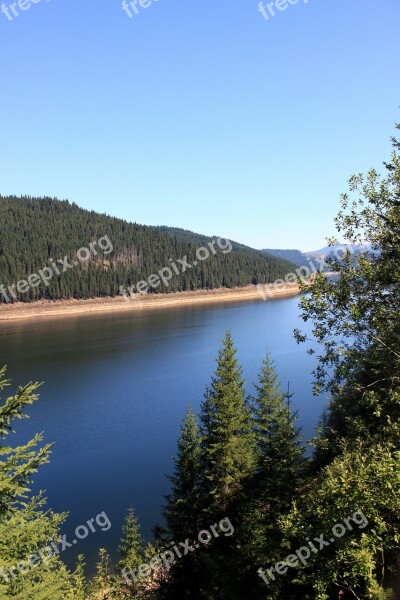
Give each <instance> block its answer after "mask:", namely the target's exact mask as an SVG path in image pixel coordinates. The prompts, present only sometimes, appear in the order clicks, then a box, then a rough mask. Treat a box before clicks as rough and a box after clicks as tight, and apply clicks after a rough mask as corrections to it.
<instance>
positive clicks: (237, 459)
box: [201, 332, 255, 518]
mask: <svg viewBox="0 0 400 600" xmlns="http://www.w3.org/2000/svg"><path fill="white" fill-rule="evenodd" d="M201 426H202V460H203V469H204V471H203V479H204V481H203V484H204V491H205V493H206V494H205V497H204V509H205V513H206V514H207V513H208V514H209V515H210V517H212V518H216V517H217V516H218V515H222V513H224V515H223V516H226V514H225V513H227V512H229V511H231V514H230V515H229V516H230V517H231V518H234V514H233V513H232V510H234V507H235V506H236V507H237V501H238V499H239V498H240V496H241V493H242V491H243V484H244V481H245V480H246V478H248V477H249V475H250V474H251V473H252V469H253V467H254V458H255V455H254V444H253V436H252V431H251V414H250V410H249V408H248V406H247V404H246V401H245V398H244V381H243V379H242V370H241V367H240V366H239V364H238V360H237V357H236V349H235V347H234V345H233V340H232V336H231V334H230V332H227V333H226V335H225V339H224V341H223V344H222V348H221V350H220V351H219V356H218V361H217V369H216V371H215V375H214V377H213V379H212V384H211V387H210V388H209V389H208V390H207V392H206V396H205V400H204V402H203V404H202V412H201Z"/></svg>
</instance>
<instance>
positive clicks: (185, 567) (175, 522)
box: [160, 408, 202, 600]
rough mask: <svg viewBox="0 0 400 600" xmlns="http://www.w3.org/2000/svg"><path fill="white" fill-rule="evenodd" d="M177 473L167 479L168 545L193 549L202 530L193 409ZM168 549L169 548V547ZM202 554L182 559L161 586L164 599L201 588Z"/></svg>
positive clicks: (184, 429)
mask: <svg viewBox="0 0 400 600" xmlns="http://www.w3.org/2000/svg"><path fill="white" fill-rule="evenodd" d="M174 462H175V472H174V474H173V475H172V476H170V477H168V479H169V480H170V482H171V493H170V494H168V495H167V496H166V499H167V504H166V506H165V509H164V517H165V520H166V523H167V526H168V536H167V537H168V542H169V544H172V542H175V543H179V542H183V541H184V540H186V539H189V540H190V545H191V546H192V547H194V545H195V542H196V536H197V533H198V532H199V531H200V530H201V522H202V515H201V512H200V511H201V504H200V488H199V484H200V468H201V461H200V428H199V425H198V420H197V417H196V415H195V413H194V412H193V410H192V409H191V408H189V409H188V411H187V415H186V418H185V419H184V421H183V424H182V426H181V435H180V438H179V440H178V452H177V456H176V457H175V458H174ZM167 548H168V546H167ZM199 554H200V553H199V552H198V551H197V552H191V553H190V554H188V555H186V556H183V557H182V558H181V559H180V560H179V561H177V562H176V564H175V565H174V566H173V567H172V569H171V570H170V572H169V574H168V577H167V578H166V579H165V580H164V581H163V582H162V583H161V586H160V587H161V589H160V597H161V598H165V599H167V598H171V600H172V599H175V598H179V597H192V596H193V594H195V593H196V589H198V585H199V584H200V581H201V577H200V572H199V571H201V569H199V557H198V555H199Z"/></svg>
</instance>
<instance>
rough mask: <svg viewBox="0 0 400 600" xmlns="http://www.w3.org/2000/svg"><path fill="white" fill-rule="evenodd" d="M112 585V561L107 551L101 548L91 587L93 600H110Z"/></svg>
mask: <svg viewBox="0 0 400 600" xmlns="http://www.w3.org/2000/svg"><path fill="white" fill-rule="evenodd" d="M112 585H113V577H112V569H111V560H110V557H109V555H108V554H107V550H105V549H104V548H100V550H99V559H98V562H97V565H96V574H95V576H94V577H93V580H92V581H91V585H90V594H91V596H90V597H91V598H93V600H108V599H109V597H110V595H111V592H112Z"/></svg>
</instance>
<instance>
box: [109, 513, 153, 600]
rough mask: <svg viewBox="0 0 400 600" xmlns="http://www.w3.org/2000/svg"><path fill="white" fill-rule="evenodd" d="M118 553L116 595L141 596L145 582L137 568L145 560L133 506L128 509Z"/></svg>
mask: <svg viewBox="0 0 400 600" xmlns="http://www.w3.org/2000/svg"><path fill="white" fill-rule="evenodd" d="M119 555H120V561H119V563H118V568H117V577H116V584H115V587H116V590H117V593H118V595H122V596H123V597H126V598H142V597H143V590H144V588H145V587H146V582H145V580H144V579H143V578H141V577H140V575H139V574H138V571H137V570H138V567H139V566H140V565H141V564H143V563H144V562H145V552H144V544H143V539H142V535H141V533H140V525H139V520H138V518H137V516H136V513H135V510H134V508H133V507H131V508H130V509H129V510H128V514H127V516H126V519H125V523H124V525H123V528H122V539H121V543H120V546H119Z"/></svg>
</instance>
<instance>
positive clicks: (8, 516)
mask: <svg viewBox="0 0 400 600" xmlns="http://www.w3.org/2000/svg"><path fill="white" fill-rule="evenodd" d="M9 385H10V381H9V380H7V379H6V369H5V368H2V369H0V391H3V390H4V389H5V388H6V387H8V386H9ZM38 387H39V384H38V383H29V384H28V385H26V386H24V387H19V388H18V391H17V392H16V393H15V394H14V395H12V396H10V397H8V398H6V399H5V400H4V401H3V402H2V403H1V402H0V490H1V495H0V599H1V600H3V599H6V598H15V599H16V600H45V599H46V598H51V599H52V600H65V598H72V597H73V595H72V590H73V588H72V581H71V574H70V573H69V572H68V571H67V569H66V567H65V566H64V565H63V563H62V562H61V561H60V560H59V558H58V557H57V554H56V553H55V552H53V551H52V548H51V542H52V541H53V542H55V543H57V542H58V540H59V538H60V533H59V527H60V525H61V523H63V521H64V520H65V518H66V516H67V515H66V514H55V513H53V512H52V511H49V510H44V505H45V499H44V498H43V497H42V495H39V496H34V497H32V496H30V484H31V481H32V476H33V475H34V474H35V473H36V472H37V470H38V469H39V468H40V467H41V466H42V465H44V464H45V463H46V462H48V460H49V455H50V449H51V446H50V445H49V444H46V445H44V446H42V447H39V445H40V444H41V442H42V440H43V436H42V435H36V436H35V437H34V438H33V439H32V440H30V441H29V442H27V443H26V444H24V445H22V446H18V447H16V448H12V447H10V446H9V445H8V444H5V439H6V438H7V436H8V435H9V434H11V433H13V432H14V430H13V422H14V421H15V420H18V419H23V418H25V417H26V415H25V414H24V410H25V408H26V407H27V406H29V405H31V404H32V403H33V402H35V401H36V400H37V398H38V395H37V393H36V391H37V389H38Z"/></svg>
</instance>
